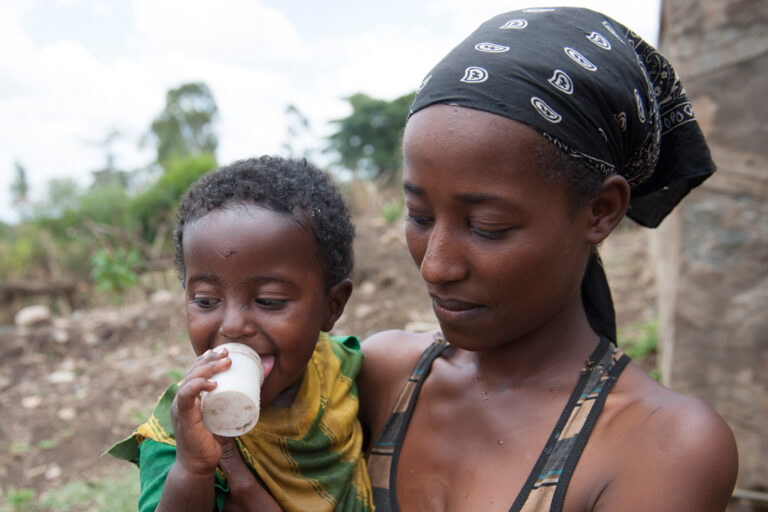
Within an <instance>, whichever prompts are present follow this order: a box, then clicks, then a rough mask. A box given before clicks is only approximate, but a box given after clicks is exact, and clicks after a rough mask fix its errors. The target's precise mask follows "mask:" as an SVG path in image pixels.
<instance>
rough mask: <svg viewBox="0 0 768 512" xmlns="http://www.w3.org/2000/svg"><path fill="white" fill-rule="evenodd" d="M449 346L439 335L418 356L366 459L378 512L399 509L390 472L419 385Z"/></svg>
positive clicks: (394, 462) (416, 397)
mask: <svg viewBox="0 0 768 512" xmlns="http://www.w3.org/2000/svg"><path fill="white" fill-rule="evenodd" d="M448 346H449V345H448V342H447V341H446V340H445V338H444V337H443V335H442V334H440V333H438V334H436V335H435V340H434V342H433V343H432V344H431V345H430V346H429V348H427V350H425V351H424V352H423V353H422V354H421V357H420V358H419V361H418V362H417V363H416V366H415V367H414V368H413V371H412V372H411V374H410V376H409V377H408V381H407V382H406V383H405V386H403V389H402V391H400V395H399V396H398V397H397V401H396V402H395V406H394V408H393V409H392V413H391V414H390V416H389V418H388V419H387V423H386V424H385V425H384V429H383V430H382V431H381V434H379V437H378V438H377V439H376V442H375V443H373V446H372V447H371V452H370V454H369V456H368V473H369V474H370V476H371V485H372V487H373V502H374V503H375V504H376V510H377V512H395V511H399V510H400V509H399V507H398V505H397V499H396V498H395V496H394V495H393V493H394V489H395V477H396V471H393V468H397V460H398V458H399V457H400V447H401V446H402V445H403V439H404V438H405V432H406V430H407V428H408V422H409V421H410V420H411V414H413V408H414V407H415V406H416V400H417V399H418V397H419V392H420V391H421V386H422V385H423V384H424V380H425V379H426V378H427V375H429V372H430V370H431V369H432V363H433V362H434V361H435V359H437V358H438V357H439V356H440V354H442V353H443V351H444V350H445V349H446V348H447V347H448Z"/></svg>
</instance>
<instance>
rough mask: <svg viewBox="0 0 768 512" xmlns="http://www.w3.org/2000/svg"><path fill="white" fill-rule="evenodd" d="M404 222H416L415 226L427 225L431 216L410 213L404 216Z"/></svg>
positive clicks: (430, 220)
mask: <svg viewBox="0 0 768 512" xmlns="http://www.w3.org/2000/svg"><path fill="white" fill-rule="evenodd" d="M405 220H406V222H410V223H412V224H416V225H417V226H427V225H429V223H430V222H432V218H431V217H425V216H421V215H411V214H408V215H406V217H405Z"/></svg>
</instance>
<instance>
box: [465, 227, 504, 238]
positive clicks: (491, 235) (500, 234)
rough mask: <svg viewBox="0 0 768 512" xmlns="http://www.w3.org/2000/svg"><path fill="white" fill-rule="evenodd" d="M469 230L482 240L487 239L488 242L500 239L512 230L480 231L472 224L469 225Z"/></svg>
mask: <svg viewBox="0 0 768 512" xmlns="http://www.w3.org/2000/svg"><path fill="white" fill-rule="evenodd" d="M469 229H471V230H472V232H473V233H475V234H476V235H478V236H480V237H482V238H487V239H488V240H497V239H499V238H502V237H503V236H504V235H506V234H507V233H508V232H509V231H511V230H512V228H503V229H494V230H487V229H481V228H479V227H477V226H473V225H472V224H470V225H469Z"/></svg>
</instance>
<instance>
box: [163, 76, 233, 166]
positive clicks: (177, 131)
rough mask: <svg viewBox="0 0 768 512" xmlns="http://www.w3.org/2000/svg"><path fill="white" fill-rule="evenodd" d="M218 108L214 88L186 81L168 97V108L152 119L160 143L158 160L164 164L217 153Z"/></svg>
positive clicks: (167, 95) (166, 106) (170, 91)
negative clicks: (216, 126)
mask: <svg viewBox="0 0 768 512" xmlns="http://www.w3.org/2000/svg"><path fill="white" fill-rule="evenodd" d="M217 116H218V107H217V106H216V101H215V100H214V98H213V95H212V94H211V90H210V89H209V88H208V86H207V85H205V84H204V83H202V82H193V83H187V84H183V85H181V86H179V87H177V88H175V89H171V90H169V91H168V93H167V94H166V96H165V108H164V109H163V111H162V112H161V113H160V114H159V115H158V116H157V117H156V118H155V120H154V121H152V127H151V130H152V134H153V135H154V138H155V141H156V144H157V162H158V163H159V164H160V165H161V166H163V167H164V168H165V165H166V163H167V162H168V161H170V159H172V158H174V157H177V158H178V157H185V156H190V155H191V156H197V155H200V154H203V153H211V154H215V153H216V148H217V147H218V144H219V142H218V138H217V137H216V131H215V126H214V125H215V121H216V118H217Z"/></svg>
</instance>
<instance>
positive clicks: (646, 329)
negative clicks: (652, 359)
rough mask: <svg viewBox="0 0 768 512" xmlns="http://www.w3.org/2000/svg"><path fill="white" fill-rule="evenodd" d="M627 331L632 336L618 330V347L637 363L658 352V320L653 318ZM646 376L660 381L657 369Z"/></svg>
mask: <svg viewBox="0 0 768 512" xmlns="http://www.w3.org/2000/svg"><path fill="white" fill-rule="evenodd" d="M629 331H630V332H631V333H632V335H628V334H627V333H626V332H624V331H622V330H619V332H618V338H619V342H618V343H619V346H620V347H621V349H622V350H623V351H624V353H625V354H627V355H628V356H629V357H631V358H632V359H634V360H636V361H638V360H641V359H644V358H646V357H648V356H650V355H653V354H656V353H657V352H658V350H659V319H658V318H654V319H652V320H649V321H647V322H645V323H644V324H640V325H633V326H631V327H630V329H629ZM648 374H649V375H650V376H651V377H652V378H654V379H655V380H657V381H658V380H659V379H660V375H659V370H658V368H653V369H652V370H650V371H649V372H648Z"/></svg>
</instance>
